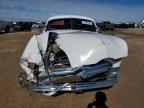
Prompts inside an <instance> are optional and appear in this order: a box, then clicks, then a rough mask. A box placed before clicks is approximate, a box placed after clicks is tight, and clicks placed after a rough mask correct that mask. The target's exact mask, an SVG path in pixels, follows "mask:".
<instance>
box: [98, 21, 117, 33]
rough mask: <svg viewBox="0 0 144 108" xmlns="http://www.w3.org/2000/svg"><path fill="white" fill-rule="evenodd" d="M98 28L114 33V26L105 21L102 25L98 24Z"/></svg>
mask: <svg viewBox="0 0 144 108" xmlns="http://www.w3.org/2000/svg"><path fill="white" fill-rule="evenodd" d="M98 27H99V29H100V30H101V31H113V30H114V25H113V24H112V23H111V22H109V21H103V22H101V23H98Z"/></svg>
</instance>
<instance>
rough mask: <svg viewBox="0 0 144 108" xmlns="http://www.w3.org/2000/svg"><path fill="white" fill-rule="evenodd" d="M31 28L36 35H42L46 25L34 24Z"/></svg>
mask: <svg viewBox="0 0 144 108" xmlns="http://www.w3.org/2000/svg"><path fill="white" fill-rule="evenodd" d="M31 30H32V32H33V33H34V34H35V35H40V34H41V33H42V32H43V30H44V26H43V25H41V24H33V25H32V27H31Z"/></svg>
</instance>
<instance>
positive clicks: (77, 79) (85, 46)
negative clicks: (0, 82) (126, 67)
mask: <svg viewBox="0 0 144 108" xmlns="http://www.w3.org/2000/svg"><path fill="white" fill-rule="evenodd" d="M96 31H97V26H96V24H95V22H94V20H93V19H91V18H89V17H84V16H77V15H64V16H54V17H51V18H49V19H48V20H47V22H46V25H45V28H44V29H43V31H42V32H41V34H36V35H34V36H33V37H32V38H31V39H30V41H29V43H28V44H27V46H26V48H25V50H24V52H23V54H22V56H21V59H20V66H21V68H22V69H23V71H24V72H22V73H20V76H19V83H20V84H21V85H22V86H23V87H26V88H27V89H28V90H29V91H32V92H37V93H42V94H44V95H47V96H51V95H54V94H56V93H58V92H60V91H64V92H66V91H71V92H83V91H87V90H88V91H93V90H96V89H104V88H105V89H106V88H110V87H112V86H113V85H114V84H115V82H116V81H117V78H118V73H119V69H120V65H121V62H122V59H123V58H124V57H126V56H127V55H128V48H127V44H126V42H125V41H124V40H123V39H120V38H118V37H114V36H108V35H103V34H99V33H97V32H96Z"/></svg>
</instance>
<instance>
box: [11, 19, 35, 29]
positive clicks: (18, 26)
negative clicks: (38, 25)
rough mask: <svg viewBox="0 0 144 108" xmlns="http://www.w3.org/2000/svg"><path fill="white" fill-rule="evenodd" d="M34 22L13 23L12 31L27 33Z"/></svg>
mask: <svg viewBox="0 0 144 108" xmlns="http://www.w3.org/2000/svg"><path fill="white" fill-rule="evenodd" d="M33 23H34V22H24V21H20V22H14V23H13V29H14V31H27V30H31V27H32V24H33Z"/></svg>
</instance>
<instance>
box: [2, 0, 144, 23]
mask: <svg viewBox="0 0 144 108" xmlns="http://www.w3.org/2000/svg"><path fill="white" fill-rule="evenodd" d="M54 15H82V16H88V17H92V18H94V19H95V20H96V21H111V22H132V21H134V22H139V21H141V20H143V19H144V0H0V19H2V20H14V21H20V20H32V21H46V20H47V19H48V18H49V17H51V16H54Z"/></svg>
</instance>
